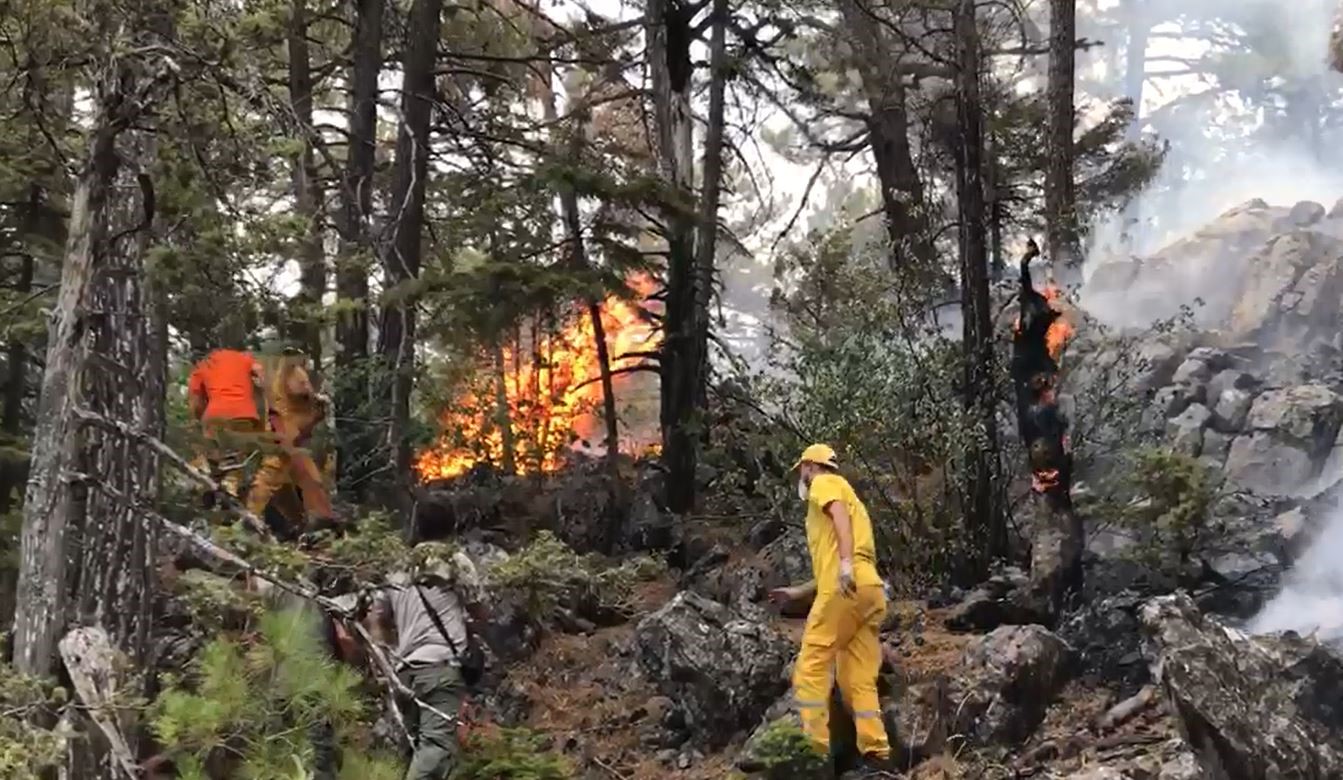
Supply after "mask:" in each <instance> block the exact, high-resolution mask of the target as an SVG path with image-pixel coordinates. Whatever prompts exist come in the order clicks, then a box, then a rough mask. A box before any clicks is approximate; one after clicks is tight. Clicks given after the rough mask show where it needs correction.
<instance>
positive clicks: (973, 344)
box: [954, 0, 1007, 578]
mask: <svg viewBox="0 0 1343 780" xmlns="http://www.w3.org/2000/svg"><path fill="white" fill-rule="evenodd" d="M954 30H955V38H956V54H957V73H956V110H957V118H958V124H959V125H960V129H961V138H960V139H959V140H960V143H959V149H958V150H957V151H958V154H957V156H956V197H957V203H958V204H959V207H960V208H959V212H960V215H959V217H960V218H959V243H960V255H961V311H962V318H963V322H964V325H963V348H964V385H965V398H964V404H965V410H966V413H967V415H968V417H969V419H970V420H971V421H972V422H973V424H974V425H975V426H976V428H977V429H978V431H977V433H978V441H977V442H976V443H975V446H974V449H973V450H972V451H971V452H969V453H967V463H966V474H965V485H966V486H965V496H966V506H965V510H966V517H967V525H968V527H969V528H970V529H971V532H972V545H973V549H972V551H971V559H970V561H969V572H968V574H970V575H972V576H973V577H975V578H982V577H983V576H984V575H985V574H987V573H988V567H989V564H990V561H991V560H992V558H993V557H994V556H996V555H1001V554H1003V553H1004V552H1005V550H1006V546H1007V539H1006V527H1005V525H1004V517H1003V513H1002V509H1001V507H1000V506H999V501H998V492H997V489H996V487H995V484H996V477H997V472H998V422H997V414H996V406H997V403H996V400H997V399H996V392H995V387H994V374H995V372H994V351H993V312H992V308H991V305H990V299H989V273H988V270H989V269H988V252H987V246H986V237H985V230H984V227H985V226H984V181H983V130H982V126H983V105H982V102H981V99H980V67H981V66H980V50H979V31H978V29H977V27H976V18H975V3H974V0H958V2H957V6H956V10H955V28H954Z"/></svg>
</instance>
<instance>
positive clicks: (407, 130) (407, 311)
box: [378, 0, 443, 517]
mask: <svg viewBox="0 0 1343 780" xmlns="http://www.w3.org/2000/svg"><path fill="white" fill-rule="evenodd" d="M442 10H443V0H415V2H414V3H413V4H412V5H411V9H410V16H409V19H408V23H409V24H408V27H407V30H408V32H409V35H410V37H409V40H408V41H407V44H406V51H405V57H404V59H403V62H402V72H403V74H404V75H403V81H402V87H401V126H400V128H399V130H398V131H397V139H396V160H395V163H394V164H393V169H392V188H391V193H390V197H389V199H388V208H389V213H388V223H387V229H386V231H385V233H384V235H383V246H382V250H381V254H382V267H383V274H384V278H385V284H386V290H387V291H388V292H387V293H385V294H390V299H389V300H388V301H387V302H386V303H384V305H383V307H382V327H381V328H380V332H379V350H378V351H379V352H380V353H381V355H382V359H383V368H384V370H385V371H387V372H390V382H391V393H390V396H391V403H390V407H391V408H390V418H391V419H390V422H389V424H388V426H387V438H386V444H387V447H388V449H389V451H390V460H391V466H392V473H393V479H394V482H395V483H396V485H397V487H398V488H400V489H398V490H397V491H396V493H397V495H398V496H400V497H403V498H402V499H401V500H402V501H403V502H404V501H405V500H406V499H404V497H406V496H409V495H410V491H409V490H408V489H406V488H408V487H409V485H410V483H411V481H412V477H411V473H410V472H411V446H410V445H411V443H410V438H409V434H410V394H411V391H412V390H413V389H414V383H415V338H416V335H415V308H416V306H417V304H418V299H419V296H418V294H417V293H416V292H415V291H414V290H413V289H412V285H413V284H414V282H415V281H416V280H417V279H418V278H419V275H420V255H421V237H422V232H423V230H424V193H425V180H426V178H427V177H428V174H429V126H430V120H431V119H432V116H433V102H434V95H435V90H434V65H435V63H436V62H437V54H438V51H437V46H438V39H439V32H440V29H439V28H440V25H441V17H442ZM402 508H403V509H407V510H408V509H409V507H408V506H406V507H402ZM405 516H406V517H409V516H410V513H409V511H407V512H406V514H405Z"/></svg>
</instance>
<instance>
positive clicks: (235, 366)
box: [187, 349, 265, 503]
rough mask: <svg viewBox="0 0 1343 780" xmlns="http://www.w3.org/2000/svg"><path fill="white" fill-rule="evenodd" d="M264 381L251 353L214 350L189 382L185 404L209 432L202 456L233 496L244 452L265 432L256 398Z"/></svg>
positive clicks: (263, 375)
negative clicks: (257, 389) (258, 387)
mask: <svg viewBox="0 0 1343 780" xmlns="http://www.w3.org/2000/svg"><path fill="white" fill-rule="evenodd" d="M264 377H265V371H264V369H263V368H262V367H261V364H260V363H258V362H257V361H256V359H255V358H253V357H252V355H251V353H249V352H242V351H239V350H235V349H216V350H215V351H213V352H211V353H210V354H208V355H206V356H205V359H203V360H201V361H200V362H199V363H197V364H196V366H195V368H194V369H193V370H192V372H191V377H190V378H189V379H188V380H187V404H188V406H189V407H190V409H191V414H192V416H193V417H195V418H196V419H197V420H199V421H200V422H201V425H202V427H203V429H204V433H205V439H206V447H205V452H204V453H203V455H202V457H203V459H204V461H205V464H206V466H207V467H208V468H209V470H210V474H211V476H212V477H214V479H215V481H216V482H219V483H221V484H222V485H223V487H224V489H225V490H227V491H228V492H229V493H230V494H232V495H234V496H237V495H238V480H239V476H240V474H241V471H242V465H243V463H244V462H245V459H246V458H245V455H244V451H247V452H250V451H251V450H252V449H253V448H254V447H255V446H256V444H257V443H258V441H257V438H256V437H257V435H258V434H260V433H261V430H262V428H261V415H260V414H259V413H258V411H257V404H256V395H255V394H256V388H257V386H258V385H259V384H260V383H261V382H262V380H263V379H264ZM207 503H212V497H207Z"/></svg>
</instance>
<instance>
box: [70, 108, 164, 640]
mask: <svg viewBox="0 0 1343 780" xmlns="http://www.w3.org/2000/svg"><path fill="white" fill-rule="evenodd" d="M156 146H157V145H156V143H155V140H154V137H153V134H152V133H149V132H141V131H133V132H128V133H125V134H123V135H122V137H121V143H119V144H118V152H119V154H120V156H121V164H120V165H119V166H118V170H117V174H116V177H115V180H114V184H113V195H112V204H111V207H110V208H109V209H108V219H109V222H110V226H111V233H112V235H113V236H114V237H116V239H115V240H111V241H108V242H107V243H106V244H105V249H104V250H103V251H101V252H99V254H98V258H97V261H96V262H97V267H96V268H95V269H94V276H93V281H92V284H91V293H92V295H91V300H92V307H91V311H90V313H89V331H90V334H91V336H92V340H93V345H92V353H91V354H90V355H89V362H88V369H89V370H88V371H87V372H86V373H85V374H84V388H85V392H84V399H85V403H86V404H87V405H88V407H89V408H90V410H91V411H92V412H94V413H95V414H100V415H102V416H103V417H106V418H107V419H110V420H120V421H122V422H125V423H126V424H128V425H130V426H132V427H134V428H135V429H136V430H140V431H145V432H147V433H149V434H151V435H153V436H155V437H158V438H162V437H163V429H164V425H165V418H164V392H165V386H166V378H167V377H166V373H167V356H166V352H165V349H166V346H167V342H166V331H164V330H163V308H162V300H161V295H160V292H159V291H158V290H157V289H156V288H155V286H154V285H153V283H152V281H151V280H150V279H149V278H148V277H147V276H146V273H145V266H144V260H145V251H146V249H147V248H148V245H149V240H150V237H151V233H150V228H151V219H152V213H150V211H149V210H150V209H152V208H153V200H152V198H153V195H152V194H151V193H152V184H151V183H150V179H149V170H150V166H151V165H152V163H153V160H154V157H155V150H156ZM83 438H84V451H83V453H82V460H83V463H84V465H83V467H82V469H81V470H82V471H83V472H84V473H86V474H89V475H91V477H92V478H93V479H94V480H95V481H96V484H102V485H107V486H108V487H109V488H111V490H112V491H115V492H114V493H109V492H104V491H102V490H99V489H97V488H96V487H93V488H91V489H89V490H87V491H86V497H85V506H84V515H83V518H82V521H83V522H82V525H81V527H80V534H79V540H78V547H77V548H76V549H77V550H78V558H77V560H78V564H77V565H76V567H75V569H74V571H73V572H71V574H72V575H73V576H72V577H71V580H72V587H71V592H72V593H73V594H74V597H75V599H76V602H75V604H74V607H75V612H74V617H75V619H76V620H77V621H78V622H79V623H80V624H81V625H100V626H102V627H103V628H104V629H105V630H106V631H107V633H108V635H109V636H110V637H111V639H112V641H113V643H114V644H115V646H116V647H117V648H119V649H120V650H121V651H122V652H125V653H126V654H127V655H128V656H129V657H130V658H131V659H132V660H133V661H134V662H135V663H137V664H142V663H143V662H144V661H145V660H146V655H147V652H148V641H149V629H150V627H151V624H152V620H151V607H152V599H153V593H152V592H151V589H150V581H149V577H150V570H151V567H150V565H149V561H150V558H149V555H150V551H151V550H152V549H153V542H154V535H153V533H152V532H153V526H152V525H150V524H147V523H144V522H142V521H141V516H140V512H139V511H138V510H137V509H136V507H135V506H132V505H129V504H128V503H127V499H129V500H130V501H131V502H134V503H135V504H138V505H141V506H154V505H155V503H156V502H157V500H158V486H159V485H158V470H159V462H158V456H157V455H156V454H155V453H154V451H153V450H151V449H149V448H148V447H144V446H142V445H140V444H139V442H136V441H132V440H130V439H127V438H126V437H124V436H121V435H119V434H117V433H115V432H110V431H108V430H106V429H104V428H96V427H92V428H87V429H86V430H85V431H84V434H83Z"/></svg>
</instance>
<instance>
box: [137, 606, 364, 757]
mask: <svg viewBox="0 0 1343 780" xmlns="http://www.w3.org/2000/svg"><path fill="white" fill-rule="evenodd" d="M258 626H259V631H258V633H257V635H256V636H255V637H252V638H251V639H249V640H248V641H246V642H242V641H235V640H233V639H229V638H219V639H216V640H214V641H213V642H211V643H210V644H208V645H206V647H205V648H204V649H203V650H202V651H201V654H200V656H199V657H198V658H197V659H196V664H195V668H194V670H193V672H194V674H193V675H192V677H193V680H192V682H193V683H194V685H193V686H192V689H190V690H188V689H187V688H186V687H185V686H183V685H181V684H180V683H177V682H170V683H169V685H168V687H167V689H166V690H165V691H164V692H163V693H162V694H160V695H159V697H158V699H157V700H156V701H155V702H154V705H153V708H152V728H153V731H154V734H155V736H156V737H157V738H158V740H159V742H160V743H161V744H162V745H163V747H164V750H165V751H166V752H167V753H168V754H169V755H170V756H171V757H172V758H173V760H174V762H175V763H176V764H177V766H178V767H179V769H180V772H181V777H183V778H188V777H205V776H206V775H205V769H204V768H205V766H206V765H207V763H210V762H211V761H212V760H215V761H217V760H220V759H221V758H222V759H223V760H225V761H226V762H228V763H236V764H237V769H236V771H234V772H230V776H236V777H249V778H272V777H306V775H305V774H303V773H302V770H303V768H304V767H306V766H310V765H311V762H312V745H311V743H310V742H309V738H308V735H309V729H311V728H313V727H315V726H317V725H319V724H321V723H323V722H328V721H329V722H330V723H331V725H332V726H333V727H334V729H335V734H336V737H335V738H336V744H338V745H341V746H344V747H346V748H347V749H346V750H345V753H346V754H347V755H350V754H353V753H357V752H358V751H357V750H350V749H349V748H350V746H356V745H361V744H367V742H368V740H367V738H366V737H367V735H366V734H365V733H364V731H363V730H364V725H363V724H362V722H361V717H362V716H363V715H364V714H365V711H366V708H365V705H364V701H363V700H362V698H361V696H360V695H359V691H358V687H359V684H360V682H361V680H360V677H359V675H358V673H357V672H356V671H355V670H354V669H352V668H350V667H348V666H345V665H342V664H338V663H336V662H335V661H333V660H332V659H331V658H330V657H329V656H328V655H327V654H326V652H325V650H324V648H322V647H321V646H320V644H319V639H318V630H317V623H316V616H315V615H314V614H313V613H311V612H309V611H304V610H289V611H284V612H268V613H266V614H264V615H262V616H261V618H260V620H259V621H258ZM366 765H368V766H371V764H366ZM296 772H297V774H295V773H296Z"/></svg>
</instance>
